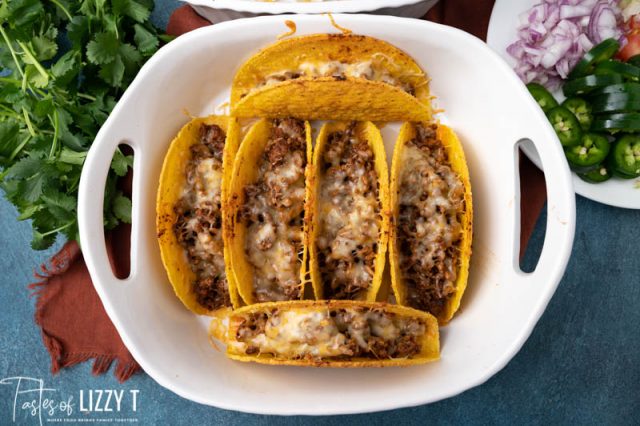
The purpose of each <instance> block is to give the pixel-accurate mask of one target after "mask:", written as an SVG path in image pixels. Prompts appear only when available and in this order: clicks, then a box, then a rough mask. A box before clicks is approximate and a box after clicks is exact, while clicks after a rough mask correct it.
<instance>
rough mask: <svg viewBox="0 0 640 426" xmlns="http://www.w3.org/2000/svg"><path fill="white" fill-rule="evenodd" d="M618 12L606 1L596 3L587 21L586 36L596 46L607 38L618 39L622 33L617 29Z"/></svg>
mask: <svg viewBox="0 0 640 426" xmlns="http://www.w3.org/2000/svg"><path fill="white" fill-rule="evenodd" d="M620 16H621V15H620V11H618V13H616V10H614V8H613V7H612V6H611V5H610V4H609V3H608V2H606V1H600V2H598V3H597V4H596V5H595V7H594V8H593V11H592V12H591V16H590V19H589V26H588V28H587V34H588V35H589V38H590V39H591V40H592V41H593V42H594V43H595V44H598V43H600V42H601V41H602V40H606V39H608V38H618V37H620V35H622V31H621V30H620V29H619V28H618V22H619V17H620Z"/></svg>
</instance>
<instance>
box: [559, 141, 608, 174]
mask: <svg viewBox="0 0 640 426" xmlns="http://www.w3.org/2000/svg"><path fill="white" fill-rule="evenodd" d="M609 149H610V146H609V140H608V139H607V138H606V137H604V136H602V135H598V134H595V133H585V134H584V135H582V138H580V143H579V144H578V145H576V146H572V147H569V148H567V149H566V150H565V152H564V153H565V155H566V156H567V160H568V161H569V166H570V167H571V169H572V170H574V171H576V172H580V173H587V172H590V171H591V170H593V169H595V167H596V166H597V165H599V164H600V163H602V162H603V161H604V159H605V158H607V154H609Z"/></svg>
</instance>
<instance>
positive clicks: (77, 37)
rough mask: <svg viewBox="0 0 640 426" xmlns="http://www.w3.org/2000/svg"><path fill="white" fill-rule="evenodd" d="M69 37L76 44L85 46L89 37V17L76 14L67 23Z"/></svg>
mask: <svg viewBox="0 0 640 426" xmlns="http://www.w3.org/2000/svg"><path fill="white" fill-rule="evenodd" d="M67 38H68V39H69V41H70V42H71V43H72V44H73V45H74V46H84V45H85V44H86V42H87V39H88V38H89V18H88V17H86V16H74V17H73V18H72V19H71V21H69V23H68V24H67Z"/></svg>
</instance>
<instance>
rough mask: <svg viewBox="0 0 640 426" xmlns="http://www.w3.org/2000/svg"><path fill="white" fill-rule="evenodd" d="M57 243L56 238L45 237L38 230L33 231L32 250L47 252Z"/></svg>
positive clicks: (51, 236)
mask: <svg viewBox="0 0 640 426" xmlns="http://www.w3.org/2000/svg"><path fill="white" fill-rule="evenodd" d="M55 242H56V236H55V234H53V235H44V234H42V233H40V232H38V231H37V230H35V229H34V230H33V237H32V239H31V248H32V249H34V250H46V249H48V248H49V247H51V246H52V245H53V243H55Z"/></svg>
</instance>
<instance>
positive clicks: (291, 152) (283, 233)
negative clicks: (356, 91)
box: [229, 118, 311, 304]
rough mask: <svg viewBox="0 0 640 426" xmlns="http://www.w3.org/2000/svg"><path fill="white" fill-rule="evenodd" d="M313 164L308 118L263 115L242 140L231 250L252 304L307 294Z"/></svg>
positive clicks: (234, 187)
mask: <svg viewBox="0 0 640 426" xmlns="http://www.w3.org/2000/svg"><path fill="white" fill-rule="evenodd" d="M310 162H311V128H310V125H309V123H308V122H304V121H301V120H297V119H293V118H285V119H275V120H266V119H263V120H260V121H258V122H257V123H256V124H255V125H253V127H252V128H251V130H250V131H249V133H248V134H247V136H246V137H245V138H244V140H243V141H242V144H241V146H240V150H239V152H238V155H237V157H236V160H235V163H234V166H233V176H232V178H231V202H230V204H229V208H230V211H229V217H231V218H232V219H231V221H230V222H229V226H230V230H229V236H230V238H229V250H230V254H231V267H232V269H233V272H234V275H235V279H236V282H237V283H238V291H239V293H240V295H241V296H242V299H243V300H244V302H245V303H246V304H252V303H257V302H272V301H282V300H292V299H300V298H302V296H303V293H304V285H305V281H306V279H305V277H306V264H307V250H306V239H307V231H306V229H307V227H306V223H305V217H304V215H305V210H306V209H305V204H306V202H307V199H308V189H307V185H306V181H307V175H308V173H309V171H308V169H309V167H308V166H309V164H310Z"/></svg>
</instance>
